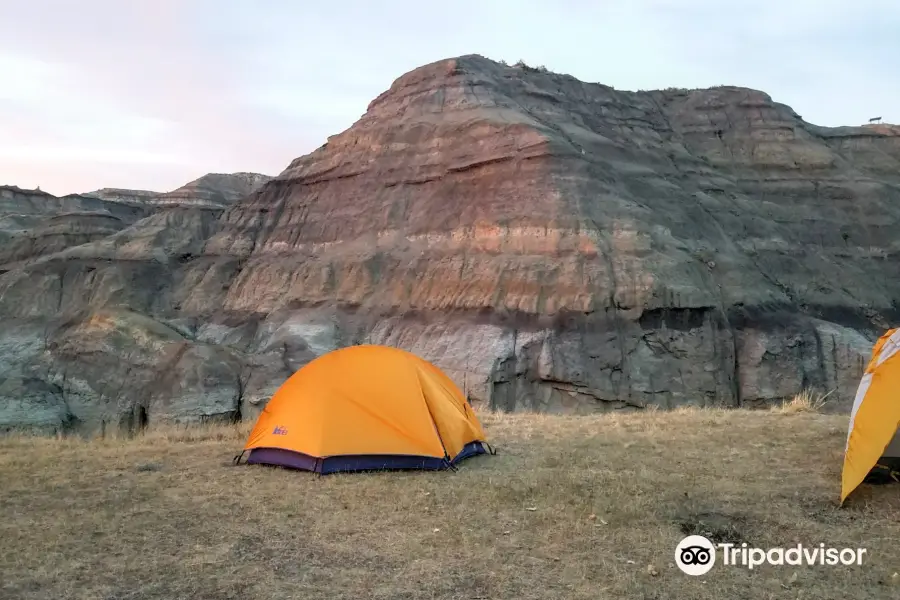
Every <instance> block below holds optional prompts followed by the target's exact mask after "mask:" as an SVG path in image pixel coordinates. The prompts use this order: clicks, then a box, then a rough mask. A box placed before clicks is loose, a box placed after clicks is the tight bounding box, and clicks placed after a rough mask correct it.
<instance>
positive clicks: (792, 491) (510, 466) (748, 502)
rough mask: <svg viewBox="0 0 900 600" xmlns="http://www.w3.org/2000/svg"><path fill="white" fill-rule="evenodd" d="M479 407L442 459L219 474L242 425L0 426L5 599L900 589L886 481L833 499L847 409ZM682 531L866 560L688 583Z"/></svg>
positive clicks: (843, 593) (772, 593) (898, 492)
mask: <svg viewBox="0 0 900 600" xmlns="http://www.w3.org/2000/svg"><path fill="white" fill-rule="evenodd" d="M482 420H483V422H484V423H485V426H486V429H487V432H488V434H489V436H490V439H491V442H493V443H494V444H495V445H496V446H497V448H498V452H499V453H498V454H497V455H496V456H482V457H476V458H474V459H471V460H469V461H466V462H464V463H463V464H462V465H461V468H460V471H459V472H457V473H451V472H442V473H423V472H418V473H380V474H353V475H332V476H326V477H316V476H314V475H311V474H307V473H299V472H292V471H287V470H281V469H272V468H266V467H257V466H240V467H233V466H231V458H232V457H233V456H234V455H235V454H236V453H237V452H239V451H240V449H241V446H242V443H243V441H244V436H245V434H246V432H247V428H246V427H245V428H243V429H229V428H220V429H194V430H183V431H180V432H178V431H167V432H152V431H151V432H150V433H148V434H147V435H145V436H143V437H141V438H138V439H135V440H131V441H125V440H95V441H90V442H83V441H74V440H48V439H33V438H7V439H3V440H0V509H2V510H0V597H2V598H10V599H22V600H26V599H38V598H40V599H46V598H54V599H56V598H78V599H82V598H83V599H87V598H90V599H108V600H112V599H125V598H129V599H132V598H133V599H138V598H140V599H167V600H171V599H176V598H192V599H210V600H211V599H225V598H236V599H237V598H240V599H244V598H247V599H257V598H258V599H260V600H263V599H265V600H276V599H281V598H297V599H303V600H306V599H313V598H353V599H361V598H385V599H387V598H391V599H401V598H448V599H450V598H453V599H457V598H458V599H485V600H486V599H497V598H510V599H532V598H535V599H537V598H540V599H550V598H554V599H555V598H585V599H587V598H590V599H596V598H637V599H656V600H662V599H667V598H708V599H711V600H712V599H715V600H721V599H725V598H728V599H736V598H753V599H757V598H759V599H767V598H809V599H827V598H842V599H852V598H860V599H863V598H865V599H867V600H869V599H872V598H898V597H900V576H896V577H893V578H892V575H893V574H894V573H895V572H898V571H900V485H896V486H879V487H864V488H861V489H860V490H858V492H857V494H856V495H855V496H854V497H853V498H851V501H850V502H848V505H847V506H845V508H843V509H839V508H837V498H838V491H839V479H840V466H841V456H842V449H843V443H844V436H845V431H846V424H847V419H846V417H838V416H832V415H820V414H815V413H813V412H806V411H797V412H794V411H788V412H744V411H731V412H729V411H677V412H674V413H664V412H649V413H644V414H621V415H605V416H598V417H596V418H593V417H585V418H561V417H548V416H534V415H524V416H499V415H484V416H483V417H482ZM694 532H706V533H708V534H711V535H713V536H714V537H717V538H719V539H724V540H727V541H734V542H738V543H740V542H742V541H746V542H747V543H749V544H750V545H753V546H761V547H773V546H788V545H794V544H796V543H797V542H801V543H803V544H804V545H810V546H818V545H819V544H820V543H824V544H825V545H826V546H834V547H845V546H848V547H854V548H856V547H864V548H866V549H867V551H868V553H867V555H866V559H865V562H864V564H863V565H862V566H852V567H845V566H799V567H792V566H783V567H759V568H757V569H754V570H753V571H748V570H747V569H746V568H735V567H726V566H722V565H721V558H720V559H719V561H718V563H717V565H716V566H715V567H714V568H713V570H712V571H711V572H710V573H708V574H707V575H705V576H702V577H690V576H687V575H685V574H683V573H682V572H681V571H679V570H678V569H677V568H676V567H675V566H674V563H673V560H674V549H675V545H676V544H677V543H678V541H679V540H680V539H681V538H682V537H684V536H685V534H686V533H694Z"/></svg>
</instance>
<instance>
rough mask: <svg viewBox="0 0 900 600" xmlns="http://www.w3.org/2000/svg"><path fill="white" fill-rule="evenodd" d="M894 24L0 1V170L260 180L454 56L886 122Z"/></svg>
mask: <svg viewBox="0 0 900 600" xmlns="http://www.w3.org/2000/svg"><path fill="white" fill-rule="evenodd" d="M898 31H900V1H897V0H755V1H754V2H740V3H739V2H737V0H620V1H606V0H594V1H592V2H590V1H587V0H580V1H579V0H546V1H538V0H471V1H470V0H455V1H454V2H441V3H430V2H423V1H422V0H418V1H415V2H414V1H400V0H396V1H392V0H382V1H375V0H330V1H328V2H316V1H315V0H306V1H303V0H78V1H72V0H56V1H54V0H0V184H11V185H18V186H20V187H25V188H33V187H35V186H40V187H41V189H43V190H46V191H49V192H51V193H54V194H59V195H61V194H66V193H73V192H86V191H90V190H94V189H97V188H101V187H125V188H136V189H151V190H157V191H168V190H171V189H174V188H176V187H178V186H180V185H182V184H184V183H186V182H188V181H190V180H192V179H195V178H197V177H199V176H201V175H203V174H205V173H208V172H220V173H221V172H234V171H256V172H262V173H267V174H270V175H276V174H278V173H279V172H281V171H282V170H283V169H284V168H285V167H286V166H287V165H288V163H289V162H290V161H291V160H292V159H294V158H295V157H297V156H300V155H303V154H305V153H307V152H310V151H312V150H314V149H315V148H316V147H318V146H320V145H321V144H322V143H324V142H325V139H326V138H327V137H328V136H329V135H333V134H335V133H338V132H340V131H342V130H344V129H346V128H347V127H349V126H350V125H351V124H353V122H354V121H356V119H358V118H359V117H360V116H361V115H362V114H363V113H364V112H365V110H366V106H367V105H368V103H369V101H370V100H372V99H373V98H374V97H375V96H377V95H378V94H380V93H381V92H383V91H384V90H386V89H387V88H388V87H390V85H391V83H392V82H393V81H394V79H396V78H397V77H399V76H400V75H402V74H403V73H405V72H407V71H409V70H411V69H413V68H415V67H417V66H420V65H423V64H426V63H429V62H432V61H435V60H440V59H443V58H450V57H453V56H458V55H462V54H482V55H484V56H487V57H488V58H492V59H494V60H500V59H504V60H506V61H507V62H509V63H513V62H515V61H517V60H519V59H524V60H525V61H526V62H527V63H529V64H533V65H540V64H542V65H546V66H547V67H548V68H549V69H551V70H553V71H557V72H561V73H569V74H571V75H574V76H575V77H577V78H579V79H581V80H584V81H593V82H600V83H604V84H607V85H611V86H613V87H615V88H617V89H625V90H638V89H657V88H665V87H670V86H673V87H688V88H693V87H708V86H713V85H720V84H730V85H741V86H746V87H751V88H756V89H761V90H763V91H765V92H768V93H769V94H770V95H771V96H772V97H773V99H774V100H775V101H777V102H783V103H785V104H788V105H790V106H792V107H793V108H794V109H795V110H796V111H797V112H798V113H799V114H801V115H803V117H804V118H805V119H806V120H807V121H810V122H812V123H815V124H817V125H829V126H837V125H857V124H861V123H864V122H866V121H867V120H868V119H869V118H870V117H876V116H881V117H883V118H884V121H885V122H893V123H900V70H898V67H897V59H898V58H900V34H898V33H897V32H898Z"/></svg>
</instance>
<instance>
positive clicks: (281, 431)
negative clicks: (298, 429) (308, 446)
mask: <svg viewBox="0 0 900 600" xmlns="http://www.w3.org/2000/svg"><path fill="white" fill-rule="evenodd" d="M272 435H287V429H285V428H284V427H282V426H281V425H278V426H277V427H275V429H273V430H272Z"/></svg>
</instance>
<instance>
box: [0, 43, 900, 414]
mask: <svg viewBox="0 0 900 600" xmlns="http://www.w3.org/2000/svg"><path fill="white" fill-rule="evenodd" d="M198 181H202V180H198ZM263 183H264V184H263ZM259 184H263V185H260V186H259V187H258V189H255V190H252V189H251V190H247V191H246V192H245V191H244V190H243V189H239V188H238V187H234V188H232V192H231V193H230V194H228V193H222V194H220V195H215V194H214V193H208V192H207V191H203V192H197V197H199V198H200V200H198V201H196V202H179V203H176V204H174V205H173V206H167V205H165V202H164V201H163V200H161V199H159V198H160V197H159V196H157V197H156V198H157V200H156V202H155V204H153V203H152V202H145V203H143V204H142V205H141V207H142V208H141V209H142V210H146V211H148V212H146V213H141V214H137V213H136V214H134V215H131V216H127V215H118V216H116V219H118V220H117V221H115V223H113V222H112V221H110V220H109V219H108V220H107V221H103V222H102V223H101V222H100V221H91V222H90V223H88V222H87V221H84V222H83V223H82V222H81V221H78V223H79V224H81V226H82V227H83V228H84V229H85V232H84V233H82V234H80V235H81V236H82V237H76V236H74V235H72V234H70V235H69V237H68V238H64V239H63V240H62V241H54V242H53V243H52V244H50V243H48V244H47V245H46V247H44V246H42V245H41V244H34V243H32V245H31V246H29V249H27V250H23V249H21V248H20V249H18V250H15V251H11V250H9V248H11V247H12V246H11V245H10V242H8V241H7V239H3V241H2V243H0V249H2V250H0V254H2V253H6V254H3V259H2V260H0V265H3V266H0V271H5V272H4V273H3V274H2V275H0V315H2V322H0V427H3V426H4V425H6V426H9V425H16V426H34V427H37V428H40V429H47V430H52V429H54V428H72V429H77V430H81V431H94V430H96V429H97V428H98V427H101V426H103V427H108V426H115V427H124V428H132V429H133V428H135V427H138V426H140V424H142V423H144V422H148V421H149V422H153V421H156V420H169V419H176V420H185V419H187V420H195V419H205V418H213V419H219V418H225V419H227V418H236V417H243V418H250V419H252V418H254V417H255V416H256V414H257V413H258V411H259V410H260V409H261V407H262V406H264V404H265V402H266V400H267V399H268V398H269V396H270V395H271V393H272V392H273V391H274V389H275V388H277V386H278V385H279V384H280V383H281V382H282V381H283V380H284V379H285V378H286V377H287V376H289V375H290V374H291V373H292V372H293V371H294V370H295V369H296V368H298V367H299V366H302V365H303V364H305V363H306V362H308V361H309V360H311V359H312V358H314V357H315V356H317V355H319V354H321V353H323V352H326V351H328V350H330V349H333V348H336V347H340V346H344V345H348V344H355V343H384V344H390V345H396V346H400V347H404V348H407V349H410V350H412V351H415V352H417V353H418V354H420V355H421V356H423V357H424V358H427V359H429V360H432V361H434V362H435V363H436V364H438V365H439V366H441V367H442V368H444V369H445V370H446V371H447V372H448V374H450V375H451V376H452V377H453V378H454V379H455V380H456V381H457V382H458V383H459V385H460V386H461V387H463V388H464V389H465V391H466V392H467V393H468V394H469V396H470V397H471V398H472V400H473V402H475V403H483V404H485V405H489V406H492V407H495V408H498V409H502V410H522V409H530V410H546V411H567V412H592V411H597V410H615V409H630V408H639V407H646V406H650V405H655V406H660V407H673V406H677V405H684V404H702V405H724V406H748V405H749V406H756V405H765V404H767V403H771V402H773V401H780V400H782V399H784V398H787V397H790V396H791V395H793V394H795V393H797V392H799V391H801V390H802V389H804V388H806V387H815V388H818V389H819V390H821V391H822V392H827V391H832V390H833V391H832V393H831V395H830V396H829V398H830V399H831V400H832V406H833V407H835V408H836V409H845V408H846V405H847V402H849V401H850V400H851V399H852V396H853V391H854V389H855V386H856V384H857V382H858V378H859V376H860V374H861V371H862V368H863V365H864V363H865V361H866V359H867V358H868V354H869V351H870V348H871V343H872V341H873V339H874V338H875V336H877V335H878V334H880V333H881V332H882V331H883V330H884V328H885V327H887V326H888V325H889V324H891V323H893V322H895V320H896V317H897V309H896V303H897V301H898V299H900V278H898V277H897V275H898V263H897V261H896V259H895V253H896V251H897V245H898V244H900V242H898V238H897V237H896V235H894V234H893V230H894V228H895V227H896V225H897V223H898V216H900V128H898V127H893V126H872V127H848V128H838V129H827V128H821V127H816V126H814V125H811V124H808V123H806V122H805V121H803V120H802V118H801V117H800V116H799V115H797V114H796V113H795V112H794V111H793V110H792V109H791V108H789V107H787V106H784V105H782V104H778V103H777V102H775V101H773V100H772V99H771V98H770V97H769V96H768V95H766V94H764V93H762V92H759V91H754V90H749V89H745V88H738V87H720V88H715V89H708V90H690V91H687V90H685V91H678V90H667V91H655V92H638V93H634V92H623V91H618V90H615V89H612V88H610V87H607V86H603V85H599V84H591V83H584V82H581V81H578V80H576V79H574V78H573V77H570V76H566V75H559V74H554V73H544V72H538V71H535V70H530V69H527V68H514V67H507V66H504V65H501V64H498V63H495V62H492V61H490V60H487V59H485V58H482V57H479V56H465V57H460V58H457V59H451V60H445V61H440V62H437V63H434V64H430V65H426V66H424V67H421V68H419V69H416V70H415V71H412V72H410V73H408V74H406V75H404V76H402V77H400V78H399V79H397V80H396V81H395V82H394V84H393V85H392V86H391V88H390V89H389V90H387V91H386V92H385V93H383V94H382V95H380V96H379V97H378V98H376V99H375V100H373V101H372V103H371V104H370V106H369V108H368V111H367V112H366V114H365V115H364V116H363V117H362V118H361V119H360V120H359V121H358V122H357V123H355V124H354V125H353V126H352V127H351V128H350V129H348V130H347V131H344V132H342V133H340V134H338V135H335V136H333V137H331V138H329V140H328V142H327V143H326V144H325V145H323V146H322V147H321V148H319V149H318V150H316V151H314V152H312V153H311V154H308V155H306V156H303V157H301V158H298V159H296V160H294V161H293V162H292V163H291V164H290V165H289V166H288V167H287V168H286V169H285V170H284V172H282V173H281V174H280V175H279V176H278V177H276V178H274V179H272V180H270V181H267V182H263V181H261V180H253V181H252V182H250V183H249V186H250V187H251V188H253V187H255V186H258V185H259ZM191 186H193V188H194V189H204V190H205V189H206V188H205V187H204V185H200V184H197V183H196V182H195V183H194V184H190V185H189V186H186V187H188V188H190V187H191ZM183 189H184V188H183ZM173 194H175V193H173ZM177 196H178V194H175V197H177ZM213 196H215V198H217V199H215V200H211V198H212V197H213ZM239 196H240V199H238V197H239ZM103 197H104V196H103V195H95V196H94V199H95V200H96V199H102V198H103ZM106 197H107V198H110V196H109V195H107V196H106ZM169 197H170V198H171V197H172V196H171V195H169ZM58 200H59V201H61V200H62V199H58ZM113 203H114V202H113ZM20 204H21V205H23V206H30V204H29V203H28V201H12V202H10V201H8V200H4V204H2V205H0V206H2V207H3V208H2V210H4V211H7V216H6V217H2V218H0V224H2V223H19V222H23V223H24V221H22V219H24V218H25V217H24V216H21V215H20V214H19V213H17V212H16V211H17V210H18V209H17V207H18V206H20ZM132 204H134V203H131V204H129V206H131V205H132ZM151 204H153V205H152V206H151ZM10 206H11V207H12V208H10ZM79 210H80V209H79ZM91 210H94V209H91ZM99 212H102V211H98V214H99ZM84 213H85V211H83V210H82V211H81V214H84ZM23 214H24V213H23ZM54 214H55V213H54ZM10 215H15V216H10ZM79 218H81V217H79ZM97 218H98V219H99V217H97ZM4 219H5V220H4ZM16 219H18V220H19V221H16ZM89 225H90V226H89ZM2 227H3V225H0V235H2V231H4V230H3V229H2ZM6 227H7V230H8V228H9V227H13V225H7V226H6ZM103 227H106V228H107V229H105V230H104V229H103ZM63 229H64V227H63ZM32 231H33V229H32ZM4 262H5V263H6V264H5V265H4ZM101 424H102V425H101Z"/></svg>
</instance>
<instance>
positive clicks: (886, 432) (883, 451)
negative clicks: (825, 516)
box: [841, 328, 900, 504]
mask: <svg viewBox="0 0 900 600" xmlns="http://www.w3.org/2000/svg"><path fill="white" fill-rule="evenodd" d="M898 390H900V329H897V328H895V329H891V330H889V331H888V332H887V333H885V334H884V335H882V336H881V337H880V338H879V339H878V341H877V342H875V347H874V348H873V349H872V358H871V359H870V360H869V364H868V366H867V367H866V371H865V373H864V374H863V376H862V379H861V380H860V382H859V388H857V391H856V398H855V400H854V402H853V408H852V409H851V411H850V425H849V427H848V430H847V444H846V447H845V448H844V468H843V471H842V475H841V479H842V481H841V504H843V503H844V501H845V500H846V499H847V496H849V495H850V494H851V493H852V492H853V490H855V489H856V488H857V487H858V486H859V485H860V484H861V483H863V482H864V481H866V480H867V479H870V480H872V481H873V482H877V481H878V480H884V481H891V480H900V393H898Z"/></svg>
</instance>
